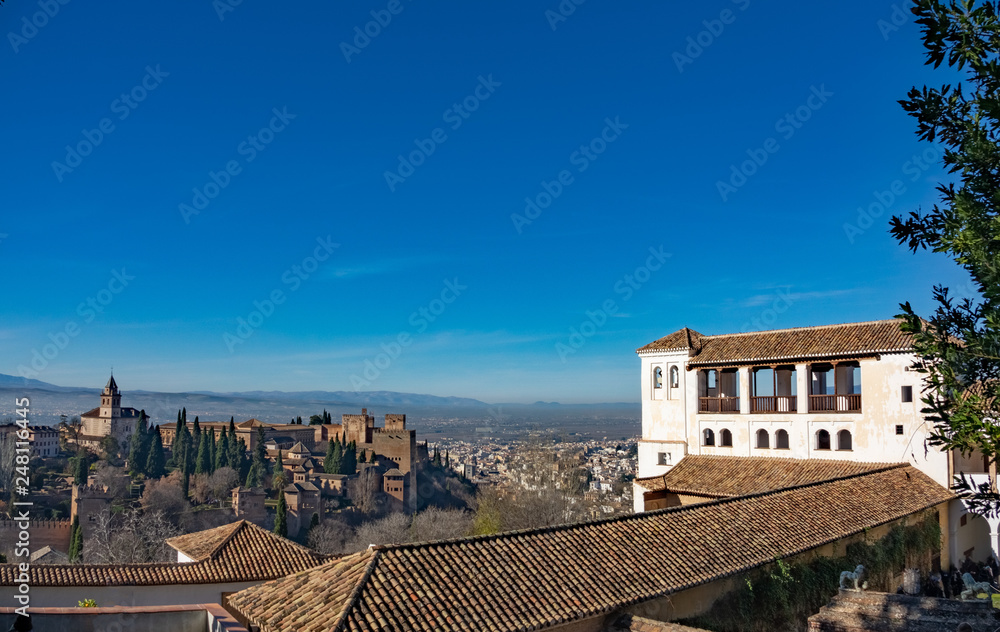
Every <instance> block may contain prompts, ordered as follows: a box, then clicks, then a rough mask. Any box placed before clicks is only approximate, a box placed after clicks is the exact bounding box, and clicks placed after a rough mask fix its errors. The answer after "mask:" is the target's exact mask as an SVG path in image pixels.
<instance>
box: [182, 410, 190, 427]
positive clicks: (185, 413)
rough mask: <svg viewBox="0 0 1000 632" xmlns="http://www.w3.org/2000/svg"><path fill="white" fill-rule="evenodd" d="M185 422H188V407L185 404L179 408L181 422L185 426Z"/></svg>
mask: <svg viewBox="0 0 1000 632" xmlns="http://www.w3.org/2000/svg"><path fill="white" fill-rule="evenodd" d="M187 422H188V409H187V406H185V407H184V408H181V423H182V424H184V425H185V426H186V425H187Z"/></svg>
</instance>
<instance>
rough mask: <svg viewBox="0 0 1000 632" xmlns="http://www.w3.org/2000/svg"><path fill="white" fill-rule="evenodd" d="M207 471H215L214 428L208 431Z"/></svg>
mask: <svg viewBox="0 0 1000 632" xmlns="http://www.w3.org/2000/svg"><path fill="white" fill-rule="evenodd" d="M208 471H209V473H212V472H214V471H215V428H209V429H208Z"/></svg>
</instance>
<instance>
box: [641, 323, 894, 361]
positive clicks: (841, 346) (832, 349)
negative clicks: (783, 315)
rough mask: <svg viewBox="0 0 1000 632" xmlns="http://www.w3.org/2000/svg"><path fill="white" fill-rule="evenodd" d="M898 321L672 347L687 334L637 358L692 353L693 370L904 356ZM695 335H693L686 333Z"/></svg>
mask: <svg viewBox="0 0 1000 632" xmlns="http://www.w3.org/2000/svg"><path fill="white" fill-rule="evenodd" d="M900 322H901V321H899V320H896V319H893V320H877V321H871V322H866V323H847V324H844V325H822V326H819V327H800V328H797V329H775V330H772V331H755V332H750V333H741V334H723V335H721V336H702V335H700V334H697V338H692V342H693V344H691V345H688V346H684V345H681V346H675V345H678V344H680V341H682V340H683V339H685V338H686V337H687V334H685V333H684V332H688V331H689V330H687V329H681V330H680V331H676V332H674V333H672V334H670V335H669V336H665V337H663V338H660V339H659V340H656V341H653V342H651V343H649V344H648V345H645V346H643V347H640V348H639V349H637V350H636V353H640V354H641V353H649V352H654V351H667V350H675V349H685V348H691V349H692V350H694V351H695V354H694V355H693V357H691V359H690V360H689V364H690V365H692V366H697V365H705V364H718V363H720V362H751V361H753V362H763V361H768V360H771V361H779V360H780V361H791V360H796V359H807V358H823V357H840V356H856V355H867V354H877V353H893V352H904V351H909V350H911V349H912V348H913V344H912V341H911V339H910V337H909V336H908V335H907V334H904V333H903V331H902V330H901V329H900V328H899V325H900ZM691 333H692V334H695V333H696V332H691Z"/></svg>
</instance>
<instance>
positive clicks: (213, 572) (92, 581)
mask: <svg viewBox="0 0 1000 632" xmlns="http://www.w3.org/2000/svg"><path fill="white" fill-rule="evenodd" d="M234 525H235V528H234V529H233V531H232V532H231V533H230V534H229V537H228V538H227V539H225V540H224V541H221V544H220V535H221V533H222V532H224V531H225V530H226V529H228V528H233V526H234ZM234 525H226V526H225V527H219V528H216V529H210V530H209V531H207V532H204V531H203V532H201V533H208V534H210V535H209V536H208V537H209V538H210V539H211V541H212V543H214V544H215V549H214V550H213V551H211V552H210V555H206V556H205V557H204V558H203V559H202V560H201V561H197V562H189V563H183V564H179V563H154V564H50V565H34V564H33V565H32V566H31V569H30V584H31V585H32V586H157V585H170V584H215V583H224V582H252V581H269V580H272V579H277V578H279V577H284V576H286V575H289V574H291V573H296V572H299V571H303V570H306V569H309V568H313V567H315V566H319V565H320V564H323V563H324V562H328V561H329V560H330V559H331V558H330V557H329V556H327V555H320V554H319V553H316V552H314V551H311V550H310V549H307V548H306V547H304V546H301V545H299V544H296V543H294V542H292V541H290V540H286V539H285V538H282V537H280V536H277V535H275V534H273V533H271V532H270V531H266V530H264V529H261V528H260V527H258V526H257V525H255V524H252V523H250V522H247V521H245V520H241V521H239V522H237V523H234ZM198 535H200V534H199V533H193V534H190V535H188V536H181V538H192V537H193V536H198ZM176 539H177V538H174V540H176ZM201 553H202V554H204V550H201ZM16 575H17V566H16V565H15V564H0V586H13V585H14V578H15V576H16Z"/></svg>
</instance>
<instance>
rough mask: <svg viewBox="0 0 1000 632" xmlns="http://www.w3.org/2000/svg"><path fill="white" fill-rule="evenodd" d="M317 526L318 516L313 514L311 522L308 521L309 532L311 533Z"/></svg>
mask: <svg viewBox="0 0 1000 632" xmlns="http://www.w3.org/2000/svg"><path fill="white" fill-rule="evenodd" d="M318 526H319V514H318V513H314V514H313V517H312V520H310V521H309V530H310V531H312V530H313V528H314V527H318Z"/></svg>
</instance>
